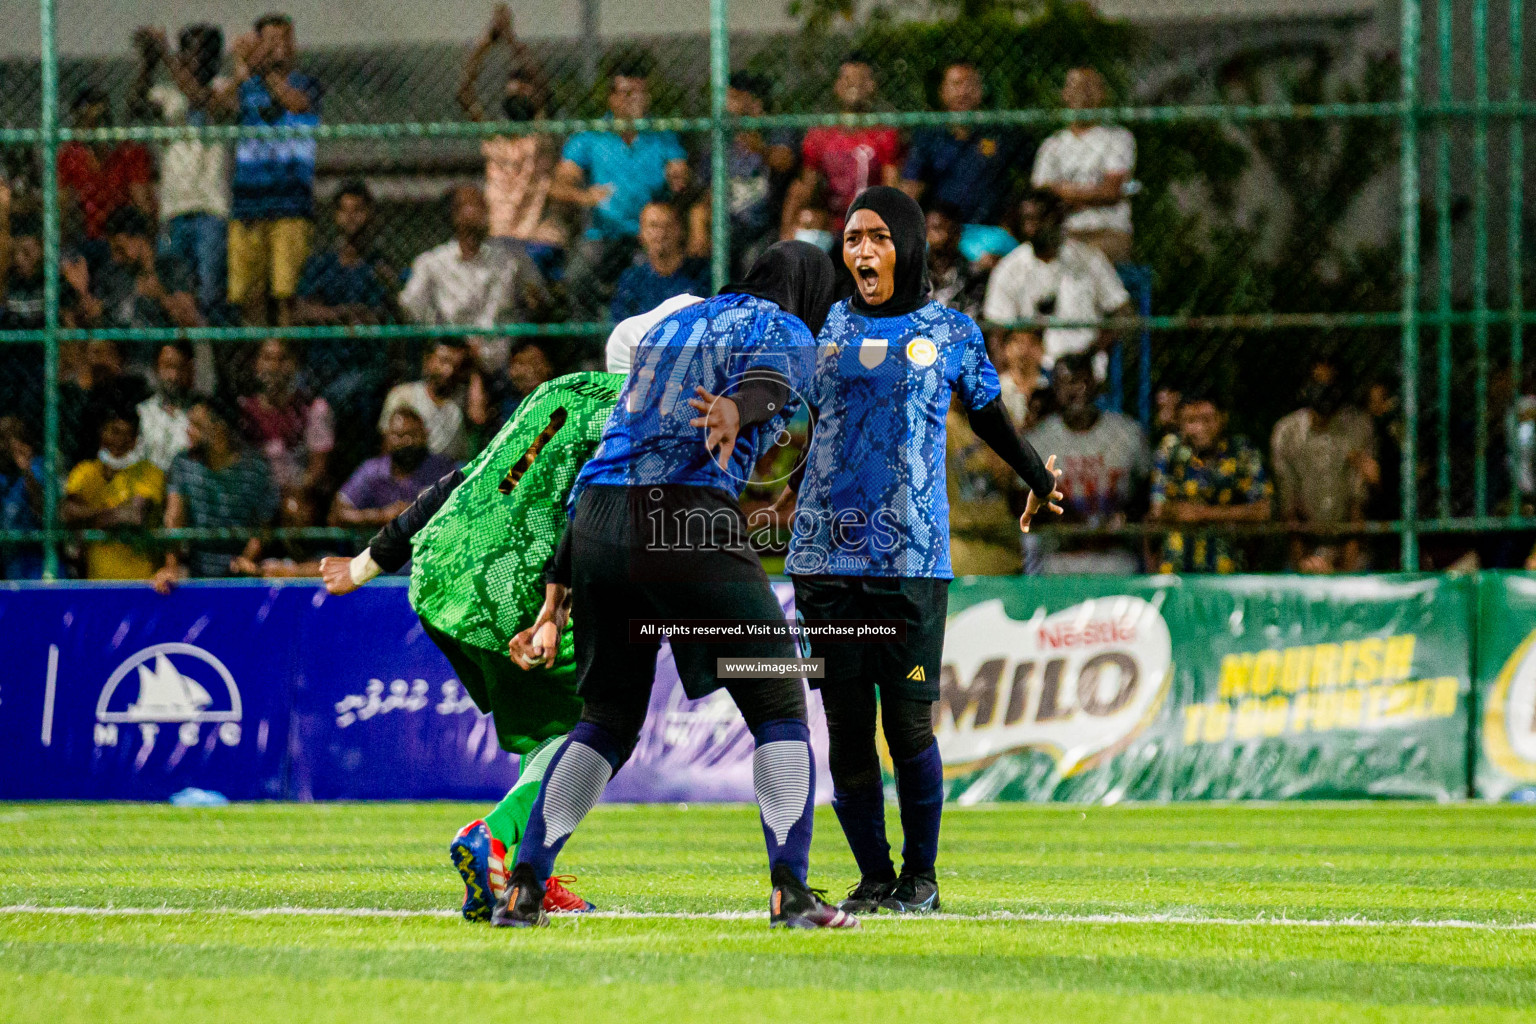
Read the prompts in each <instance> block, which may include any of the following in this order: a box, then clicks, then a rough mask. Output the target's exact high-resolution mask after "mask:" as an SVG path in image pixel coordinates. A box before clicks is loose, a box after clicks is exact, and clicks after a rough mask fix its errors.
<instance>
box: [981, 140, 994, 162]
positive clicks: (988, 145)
mask: <svg viewBox="0 0 1536 1024" xmlns="http://www.w3.org/2000/svg"><path fill="white" fill-rule="evenodd" d="M976 148H977V149H979V150H981V155H982V156H984V157H986V158H987V159H989V160H990V159H991V158H992V157H994V156H997V140H996V139H982V140H981V142H980V143H979V144H978V145H977V146H976Z"/></svg>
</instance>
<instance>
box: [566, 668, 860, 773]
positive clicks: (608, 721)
mask: <svg viewBox="0 0 1536 1024" xmlns="http://www.w3.org/2000/svg"><path fill="white" fill-rule="evenodd" d="M725 690H726V692H727V693H729V694H730V695H731V699H732V700H733V701H735V702H736V707H737V709H738V710H739V711H740V712H741V717H743V718H745V719H746V720H747V728H749V729H751V730H752V731H753V732H756V731H757V727H758V726H759V725H761V724H762V723H764V722H774V721H778V720H780V719H785V718H790V719H794V720H796V721H800V722H803V721H805V720H806V718H805V687H804V685H803V684H802V683H801V682H800V680H799V679H755V680H752V681H751V682H746V681H742V682H737V683H726V684H725ZM650 704H651V692H650V690H648V689H644V688H642V687H638V686H637V687H631V688H629V689H627V690H626V691H625V692H624V693H623V694H622V695H615V694H610V693H603V694H600V695H594V696H592V697H590V698H588V699H587V703H586V706H585V707H584V708H582V711H581V720H582V721H583V722H590V723H592V724H593V725H595V726H598V727H599V728H601V729H602V730H603V731H604V732H606V733H607V734H608V735H609V736H611V737H613V741H614V742H615V743H617V744H618V746H619V751H620V753H622V754H623V755H624V756H623V757H622V758H621V759H620V760H619V764H621V765H622V764H623V763H624V762H625V761H628V760H629V755H630V754H632V753H634V751H635V744H636V743H637V742H638V741H639V739H640V730H641V728H642V727H643V726H644V725H645V713H646V711H648V710H649V709H650ZM875 770H876V772H878V771H879V767H878V766H876V769H875Z"/></svg>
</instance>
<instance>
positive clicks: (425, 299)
mask: <svg viewBox="0 0 1536 1024" xmlns="http://www.w3.org/2000/svg"><path fill="white" fill-rule="evenodd" d="M449 201H450V203H451V204H452V208H453V240H452V241H448V242H444V243H443V244H442V245H439V246H436V247H434V248H431V249H428V250H427V251H426V252H424V253H422V254H421V255H420V256H417V257H416V259H415V260H414V261H413V262H412V263H411V277H410V280H409V281H407V282H406V284H405V289H404V290H403V291H401V293H400V308H401V310H403V311H404V312H405V314H406V315H407V316H408V317H410V318H411V319H412V320H413V321H415V322H416V323H419V324H434V325H435V324H456V325H459V326H464V327H494V326H496V325H497V324H502V323H517V322H522V321H527V320H530V319H535V318H536V317H537V316H538V315H540V314H542V313H543V312H544V310H545V308H546V307H547V306H548V304H549V295H548V292H547V291H546V290H545V288H544V279H543V275H541V274H540V273H539V270H538V267H536V266H535V265H534V263H533V261H532V260H531V259H529V258H528V255H527V253H525V252H523V251H522V250H520V249H517V250H514V249H511V248H509V247H506V246H492V245H486V238H487V237H488V236H489V232H490V214H489V212H488V211H487V209H486V205H485V195H484V193H482V192H481V191H480V190H479V189H478V188H475V187H474V186H472V185H460V186H459V187H457V188H455V189H454V190H453V191H452V192H451V193H450V194H449ZM470 345H471V348H472V349H473V350H474V353H475V358H476V360H477V361H478V362H479V364H480V368H481V370H483V371H484V372H486V373H498V372H499V371H501V370H503V369H505V368H506V365H507V351H508V349H509V347H510V345H509V343H508V341H507V339H505V338H484V339H480V338H477V339H474V340H472V341H471V343H470Z"/></svg>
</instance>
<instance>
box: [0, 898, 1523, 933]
mask: <svg viewBox="0 0 1536 1024" xmlns="http://www.w3.org/2000/svg"><path fill="white" fill-rule="evenodd" d="M0 914H46V915H57V916H60V917H192V916H197V915H207V916H211V917H342V918H347V917H354V918H356V917H361V918H370V917H379V918H453V917H458V916H459V912H458V911H456V910H389V909H385V908H382V907H208V908H200V907H74V906H39V905H36V904H29V903H23V904H14V905H12V906H0ZM552 916H554V917H557V918H563V917H573V918H578V919H579V918H583V917H585V918H602V919H610V920H641V921H644V920H673V921H753V920H759V919H761V918H762V917H763V913H762V912H761V911H742V910H724V911H718V912H715V913H689V912H667V911H643V910H599V911H593V912H591V913H587V914H580V915H576V914H555V915H552ZM876 920H878V921H879V922H881V923H885V922H897V921H905V922H917V921H982V922H985V921H1001V922H1008V921H1016V922H1022V923H1032V924H1171V925H1220V926H1225V927H1232V928H1413V929H1438V928H1457V929H1472V930H1482V931H1493V932H1528V931H1536V921H1516V922H1503V921H1462V920H1435V919H1431V920H1411V921H1386V920H1379V919H1375V918H1361V917H1346V918H1285V917H1199V916H1195V915H1184V914H1040V913H1024V912H1019V913H1015V912H1012V911H1006V910H1000V911H996V912H994V913H990V914H912V915H895V914H881V915H880V916H879V917H878V918H876Z"/></svg>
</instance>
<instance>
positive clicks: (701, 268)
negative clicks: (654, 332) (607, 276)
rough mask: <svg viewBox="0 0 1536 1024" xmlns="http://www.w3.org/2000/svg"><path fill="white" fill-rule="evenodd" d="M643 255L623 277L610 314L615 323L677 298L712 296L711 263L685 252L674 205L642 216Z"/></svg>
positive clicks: (656, 206) (649, 208) (650, 208)
mask: <svg viewBox="0 0 1536 1024" xmlns="http://www.w3.org/2000/svg"><path fill="white" fill-rule="evenodd" d="M640 249H641V253H640V255H638V256H636V257H635V262H634V263H633V264H632V265H631V266H630V267H629V268H628V269H627V270H625V271H624V273H622V274H620V275H619V283H618V286H617V287H616V288H615V289H614V292H613V304H612V305H611V306H610V307H609V312H610V313H612V315H613V320H614V322H615V323H617V322H619V321H620V320H628V319H629V318H630V317H632V316H639V315H640V314H641V313H644V312H645V311H646V310H649V309H655V308H656V307H657V306H659V305H661V304H662V303H663V302H664V301H666V300H667V299H670V298H671V297H672V296H674V295H685V294H687V295H697V296H699V297H700V298H704V297H707V296H708V294H709V263H708V262H707V261H706V260H700V259H689V258H688V257H687V256H686V255H685V254H684V253H683V224H682V221H680V220H679V219H678V216H677V209H676V207H674V206H672V205H671V204H670V203H662V202H655V203H647V204H646V207H645V209H644V210H643V211H641V213H640Z"/></svg>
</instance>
